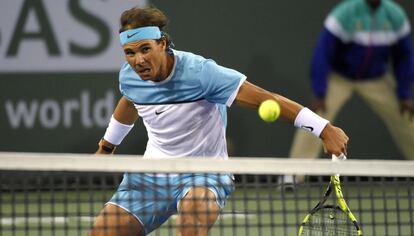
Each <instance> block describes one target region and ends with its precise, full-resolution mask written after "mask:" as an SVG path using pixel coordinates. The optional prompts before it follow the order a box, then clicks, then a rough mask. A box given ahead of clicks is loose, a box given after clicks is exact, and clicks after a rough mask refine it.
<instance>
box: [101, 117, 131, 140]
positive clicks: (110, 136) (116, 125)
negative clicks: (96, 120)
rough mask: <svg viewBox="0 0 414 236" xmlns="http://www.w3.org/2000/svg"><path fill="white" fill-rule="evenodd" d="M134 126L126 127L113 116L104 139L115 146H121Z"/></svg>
mask: <svg viewBox="0 0 414 236" xmlns="http://www.w3.org/2000/svg"><path fill="white" fill-rule="evenodd" d="M132 127H134V125H133V124H132V125H126V124H122V123H120V122H119V121H117V120H116V119H115V118H114V116H113V115H112V117H111V121H109V124H108V128H106V132H105V135H104V137H103V138H104V139H105V140H106V141H108V142H110V143H111V144H113V145H119V144H120V143H121V142H122V140H123V139H124V138H125V136H126V135H127V134H128V133H129V131H130V130H131V129H132Z"/></svg>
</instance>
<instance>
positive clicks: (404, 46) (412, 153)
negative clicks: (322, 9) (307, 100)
mask: <svg viewBox="0 0 414 236" xmlns="http://www.w3.org/2000/svg"><path fill="white" fill-rule="evenodd" d="M410 32H411V29H410V23H409V21H408V20H407V16H406V14H405V12H404V10H403V9H402V8H401V7H400V6H399V5H398V4H397V3H395V2H394V1H391V0H347V1H343V2H341V3H340V4H339V5H337V6H336V7H335V8H334V9H333V10H332V11H331V12H330V14H329V15H328V16H327V18H326V19H325V22H324V28H323V30H322V32H321V34H320V37H319V40H318V42H317V45H316V48H315V50H314V54H313V58H312V62H311V76H310V78H311V87H312V92H313V95H314V97H315V100H314V103H313V106H312V108H313V110H314V111H315V112H316V113H317V114H319V115H321V116H322V117H324V118H326V119H328V120H334V119H335V118H336V115H337V114H338V112H339V111H340V110H341V108H342V107H343V105H344V104H345V103H346V102H347V101H348V100H349V99H350V98H351V96H353V95H359V96H360V97H361V98H362V100H363V101H364V102H365V103H366V105H368V106H369V108H371V109H372V110H373V111H374V112H375V113H376V114H377V115H378V116H379V117H380V118H381V120H382V121H383V122H384V123H385V126H386V127H387V129H388V130H389V132H390V134H391V136H392V138H393V139H394V140H395V143H396V144H397V146H398V147H399V149H400V150H401V152H402V153H403V154H404V156H405V157H406V158H407V159H414V121H413V120H414V119H413V102H412V100H411V95H412V94H411V87H410V86H411V83H412V81H413V78H414V61H413V50H412V45H411V36H410ZM390 64H391V67H392V69H393V70H391V68H390ZM392 72H393V73H392ZM354 117H355V121H354V122H355V124H356V123H357V122H358V119H360V118H359V117H358V114H355V116H354ZM363 128H364V127H361V129H363ZM320 150H321V143H320V142H319V140H317V139H313V138H312V137H311V136H309V135H308V134H307V133H306V132H303V131H301V130H298V131H297V132H296V134H295V136H294V139H293V144H292V147H291V150H290V154H289V156H290V157H291V158H309V159H315V158H317V157H319V155H320ZM294 181H296V182H297V183H300V182H303V181H304V176H296V180H294V178H293V176H284V178H283V181H282V182H284V183H288V184H290V183H292V182H294Z"/></svg>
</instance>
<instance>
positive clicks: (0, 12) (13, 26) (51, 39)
mask: <svg viewBox="0 0 414 236" xmlns="http://www.w3.org/2000/svg"><path fill="white" fill-rule="evenodd" d="M145 4H146V0H139V1H137V0H134V1H132V0H122V1H119V0H106V1H102V0H2V1H1V3H0V73H4V72H7V73H21V72H24V73H32V72H48V71H54V72H65V71H68V72H73V71H77V72H79V71H116V70H118V68H119V66H120V63H121V61H122V51H121V50H120V44H119V40H118V37H117V35H118V28H119V17H120V15H121V13H122V12H123V11H124V10H126V9H128V8H131V7H133V6H143V5H145Z"/></svg>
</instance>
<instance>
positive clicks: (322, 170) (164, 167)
mask: <svg viewBox="0 0 414 236" xmlns="http://www.w3.org/2000/svg"><path fill="white" fill-rule="evenodd" d="M0 170H31V171H35V170H51V171H75V172H76V171H96V172H144V173H151V172H152V173H172V172H177V173H188V172H191V173H233V174H242V173H248V174H274V175H278V174H299V175H333V174H340V175H344V176H393V177H414V171H413V170H414V161H408V160H407V161H405V160H359V159H348V160H347V161H346V162H332V161H331V160H329V159H318V160H309V159H289V158H259V157H257V158H251V157H250V158H248V157H231V158H230V159H228V160H222V159H214V158H200V157H198V158H178V159H177V158H175V159H143V158H142V156H138V155H119V154H118V155H108V156H95V155H93V154H58V153H17V152H0Z"/></svg>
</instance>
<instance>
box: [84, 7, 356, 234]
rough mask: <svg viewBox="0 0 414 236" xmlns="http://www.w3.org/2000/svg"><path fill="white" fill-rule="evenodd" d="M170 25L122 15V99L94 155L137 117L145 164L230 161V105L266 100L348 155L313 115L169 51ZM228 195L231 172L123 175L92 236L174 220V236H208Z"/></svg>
mask: <svg viewBox="0 0 414 236" xmlns="http://www.w3.org/2000/svg"><path fill="white" fill-rule="evenodd" d="M167 22H168V19H167V17H166V16H165V14H164V13H163V12H162V11H160V10H159V9H156V8H132V9H130V10H127V11H125V12H124V13H123V14H122V16H121V29H120V41H121V45H122V48H123V51H124V54H125V59H126V62H125V63H124V65H123V66H122V68H121V70H120V74H119V88H120V91H121V93H122V97H121V99H120V100H119V102H118V105H117V107H116V108H115V111H114V113H113V116H112V118H111V120H110V122H109V125H108V128H107V130H106V132H105V135H104V136H103V138H102V139H101V140H100V142H99V146H98V150H97V151H96V153H97V154H111V153H113V152H114V150H115V147H116V146H117V145H119V144H120V143H121V141H122V140H123V139H124V137H125V136H126V135H127V134H128V132H129V131H130V130H131V129H132V127H133V124H134V123H135V122H136V120H137V119H138V117H141V118H142V120H143V123H144V125H145V127H146V130H147V134H148V142H147V147H146V150H145V153H144V158H149V159H151V158H152V159H154V158H180V157H196V158H215V159H227V158H228V154H227V144H226V138H225V137H226V123H227V120H226V118H227V117H226V107H230V106H231V105H232V104H233V103H234V102H235V103H237V104H238V105H242V106H246V107H249V108H253V109H257V108H258V107H259V105H260V104H261V103H262V102H263V101H265V100H269V99H272V100H275V101H277V102H278V103H279V104H280V107H281V117H282V118H283V119H284V120H286V121H288V122H290V123H294V125H295V126H296V127H311V128H312V130H311V132H312V133H313V134H314V135H315V136H317V137H319V138H321V139H322V140H323V143H324V146H325V148H326V151H327V152H328V153H330V154H336V155H339V154H341V153H346V145H347V142H348V137H347V135H346V134H345V133H344V132H343V131H342V129H340V128H338V127H335V126H333V125H331V124H330V123H329V121H327V120H325V119H323V118H321V117H320V116H318V115H317V114H315V113H313V112H312V111H311V110H309V109H307V108H304V107H303V106H301V105H299V104H298V103H296V102H293V101H291V100H289V99H288V98H285V97H283V96H281V95H278V94H276V93H272V92H269V91H267V90H264V89H262V88H260V87H258V86H255V85H254V84H252V83H250V82H248V81H247V80H246V76H245V75H243V74H241V73H239V72H238V71H235V70H232V69H229V68H225V67H222V66H220V65H218V64H216V62H214V61H213V60H211V59H205V58H204V57H202V56H199V55H195V54H192V53H189V52H184V51H178V50H174V49H172V48H171V45H172V43H171V40H170V38H169V36H168V35H167V34H166V33H165V32H164V31H163V29H164V27H165V26H166V25H167ZM263 47H265V45H263ZM233 189H234V185H233V180H232V176H231V175H229V174H207V175H203V174H182V175H167V174H142V173H126V174H125V175H124V178H123V180H122V182H121V184H120V185H119V188H118V190H117V191H116V192H115V194H114V195H113V197H112V198H111V199H110V200H109V202H108V203H107V204H106V205H105V206H104V208H103V209H102V211H101V212H100V214H99V215H98V216H97V218H96V220H95V223H94V225H93V227H92V229H91V231H90V233H89V235H93V236H95V235H107V236H111V235H117V236H122V235H146V234H149V233H150V232H151V231H153V230H155V229H156V228H158V227H159V226H160V225H161V224H163V223H164V222H165V221H166V220H167V219H168V218H169V217H170V216H171V215H173V214H178V217H177V235H181V236H185V235H207V233H208V230H209V228H210V227H211V226H212V225H213V224H214V222H215V221H216V220H217V218H218V216H219V214H220V210H221V209H222V208H223V207H224V204H225V201H226V198H227V197H228V196H229V195H230V194H231V193H232V191H233Z"/></svg>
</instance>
